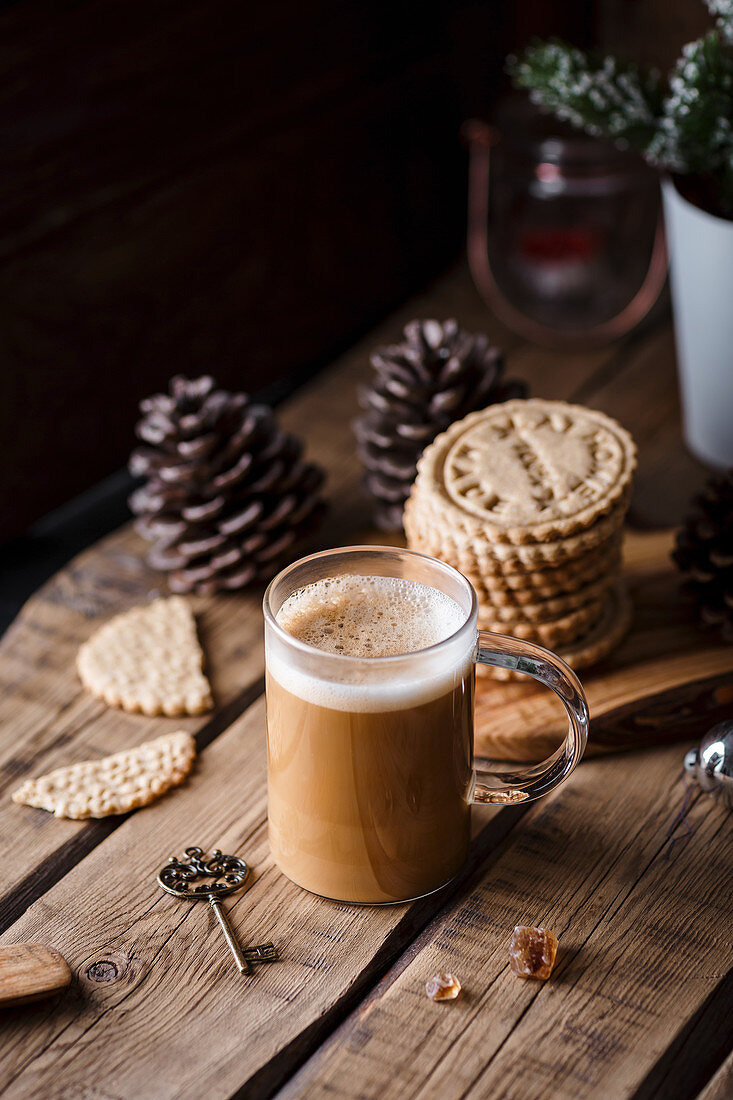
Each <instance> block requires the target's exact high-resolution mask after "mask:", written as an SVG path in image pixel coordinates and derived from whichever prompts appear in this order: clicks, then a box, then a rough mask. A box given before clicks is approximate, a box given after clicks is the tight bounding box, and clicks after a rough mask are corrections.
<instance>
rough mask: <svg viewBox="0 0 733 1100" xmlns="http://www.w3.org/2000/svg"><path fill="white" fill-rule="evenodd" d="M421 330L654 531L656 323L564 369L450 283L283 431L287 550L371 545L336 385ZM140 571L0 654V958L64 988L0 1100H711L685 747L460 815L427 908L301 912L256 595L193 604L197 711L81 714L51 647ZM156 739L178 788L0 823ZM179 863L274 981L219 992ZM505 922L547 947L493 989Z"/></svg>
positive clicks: (80, 587) (709, 818) (112, 544)
mask: <svg viewBox="0 0 733 1100" xmlns="http://www.w3.org/2000/svg"><path fill="white" fill-rule="evenodd" d="M429 314H435V315H438V316H440V317H445V316H450V315H456V316H457V317H458V318H459V320H460V321H462V322H463V323H464V324H465V325H467V326H468V327H473V326H475V327H476V328H484V329H488V330H489V331H490V332H491V333H492V335H493V336H494V337H496V339H497V341H499V342H501V343H502V344H503V346H504V347H505V348H506V349H507V352H508V355H509V362H510V367H511V372H512V373H513V374H517V375H521V376H523V377H525V378H526V379H527V380H528V381H529V382H530V385H531V387H532V392H533V393H534V394H535V395H538V396H547V397H563V398H571V399H573V400H577V401H581V402H584V403H587V404H590V405H593V406H596V407H599V408H602V409H605V410H606V411H607V412H610V413H612V414H614V415H617V416H619V417H620V418H621V419H622V420H623V422H624V423H625V424H626V425H627V426H628V427H629V428H630V429H631V430H632V431H633V432H634V434H635V436H636V438H637V440H638V442H639V446H640V459H641V466H640V474H639V480H638V487H637V491H636V494H635V498H634V504H633V510H632V521H633V522H635V523H636V524H637V525H646V526H655V525H668V524H673V523H676V522H678V521H679V519H680V517H681V515H682V513H683V510H684V507H685V502H686V500H687V498H688V496H689V495H690V493H691V492H692V491H693V490H694V489H695V488H697V487H698V486H699V485H700V483H701V479H702V471H701V470H700V468H699V467H698V466H697V465H696V464H695V463H694V462H693V461H692V460H691V459H690V458H689V456H688V455H687V454H686V453H685V451H684V449H683V447H682V445H681V442H680V432H679V416H678V408H677V396H676V393H677V391H676V384H675V378H674V355H673V343H672V336H671V332H670V329H669V327H668V325H667V324H666V323H663V324H661V325H660V326H658V327H656V328H653V329H651V330H649V331H647V332H645V333H643V334H637V335H636V336H635V337H634V338H633V339H632V340H630V341H629V342H627V343H626V344H624V345H622V346H616V347H613V348H608V349H604V350H601V351H595V352H592V353H582V354H581V353H578V354H572V355H561V354H553V353H549V352H544V351H538V350H537V349H536V348H533V347H530V346H529V345H526V344H523V343H522V342H521V341H520V340H518V339H517V338H516V337H514V336H512V335H510V334H508V333H506V332H505V331H502V330H501V329H500V328H499V326H498V325H496V324H495V323H493V322H492V321H491V319H490V318H488V317H487V315H486V312H485V310H484V308H483V306H482V305H481V303H480V302H479V301H478V299H477V298H476V296H475V294H474V292H473V290H472V288H471V286H470V283H469V280H468V278H467V275H466V273H465V271H463V270H462V269H461V270H458V271H456V272H453V273H451V274H449V275H448V276H447V277H446V278H445V279H444V280H442V281H441V282H440V283H439V284H438V285H437V286H435V287H434V288H432V289H431V290H430V291H429V292H428V293H427V294H426V295H425V296H424V297H422V298H421V299H419V300H417V301H414V302H412V303H410V305H409V306H408V307H406V308H405V309H404V310H403V311H402V312H401V313H400V315H399V316H396V317H393V318H391V319H390V320H389V321H388V322H387V323H386V324H384V325H383V326H382V327H381V328H380V329H379V330H378V331H377V332H375V333H373V334H372V335H371V336H370V337H369V338H368V339H367V340H365V341H364V342H363V343H361V344H360V345H359V346H358V347H356V348H355V349H354V350H353V352H351V353H350V354H348V355H346V356H345V357H344V358H343V359H342V360H341V361H340V362H339V363H337V364H336V365H335V366H334V367H333V369H332V370H329V371H328V372H326V373H324V374H322V375H320V376H319V377H318V378H317V379H316V380H315V381H314V382H313V383H312V384H310V385H309V386H308V387H306V388H305V389H303V390H302V391H301V392H300V393H299V394H298V395H297V396H296V397H295V398H294V399H292V400H291V401H290V402H289V403H288V405H287V407H286V408H285V409H284V410H283V416H284V419H285V421H286V423H287V425H288V426H289V427H290V428H292V429H294V430H297V431H299V432H301V433H304V434H306V435H307V437H308V441H309V451H310V454H311V455H312V456H313V457H315V458H316V459H317V460H318V461H320V462H322V463H323V464H324V465H325V466H327V467H328V470H329V475H330V482H329V495H330V499H331V502H332V508H331V512H330V515H329V518H328V520H327V522H326V525H325V527H324V528H323V529H322V530H321V532H320V533H319V535H318V536H317V538H316V540H315V541H314V545H324V546H325V545H334V544H338V543H344V542H353V541H357V540H360V539H363V538H371V539H372V540H375V541H376V535H375V533H374V532H370V531H368V530H366V531H365V530H364V527H365V516H366V509H365V502H364V499H363V498H362V496H361V495H360V492H359V488H358V482H359V469H358V465H357V462H356V460H355V456H354V448H353V441H352V437H351V434H350V429H349V420H350V417H351V415H352V414H353V412H354V411H355V407H356V406H355V394H354V387H355V384H356V383H357V381H358V380H359V379H362V378H364V377H365V375H366V373H367V370H368V367H367V353H368V350H369V348H370V347H371V346H373V344H374V343H375V342H378V341H383V340H389V339H393V338H394V337H395V336H396V335H397V334H398V332H399V328H400V325H401V324H402V323H403V322H404V321H405V320H407V319H409V318H410V317H411V316H414V315H417V316H419V315H423V316H425V315H429ZM141 550H142V546H141V544H140V542H139V540H138V539H137V537H136V536H135V535H134V534H133V533H132V531H131V530H130V529H129V528H124V529H122V530H121V531H119V532H117V533H115V534H113V535H111V536H110V537H109V538H107V539H105V540H104V541H102V542H101V543H100V544H98V545H97V546H95V547H93V548H91V549H90V550H89V551H87V552H85V553H84V554H82V555H81V556H80V557H79V558H77V559H76V560H75V561H73V562H72V563H71V564H70V565H69V566H68V567H67V568H66V569H64V570H63V571H62V572H61V573H60V574H58V575H57V576H56V577H55V578H54V579H53V580H52V581H51V582H49V583H48V584H47V585H46V586H45V587H44V588H43V589H42V590H41V591H40V592H39V593H38V594H37V595H36V596H35V597H34V598H33V599H32V600H31V601H30V602H29V603H28V604H27V605H26V607H25V609H24V610H23V612H22V614H21V615H20V616H19V618H18V620H17V621H16V622H15V623H14V624H13V626H12V627H11V629H10V630H9V632H8V634H7V636H6V637H5V639H4V641H3V643H2V646H1V647H0V680H1V682H2V694H1V695H0V728H1V730H2V738H1V740H0V760H1V761H2V786H3V798H2V800H0V835H2V838H3V862H2V871H3V874H2V904H1V905H0V919H1V920H2V932H3V935H2V942H4V943H14V942H21V941H27V940H35V941H39V942H43V943H47V944H49V945H52V946H54V947H56V948H58V949H59V950H60V951H61V952H62V953H63V955H64V956H65V957H66V959H67V960H68V961H69V963H70V965H71V968H72V971H73V973H74V975H75V983H74V985H73V987H72V989H71V991H70V992H68V993H67V994H66V995H65V996H63V997H60V998H57V999H56V1000H49V1001H45V1002H39V1003H38V1004H36V1005H30V1006H27V1007H24V1008H19V1009H16V1010H14V1011H6V1012H5V1013H4V1015H3V1018H2V1024H3V1027H2V1033H1V1036H0V1082H1V1083H2V1084H3V1085H4V1086H5V1091H4V1092H3V1096H7V1097H8V1098H10V1097H34V1098H36V1097H38V1098H56V1097H59V1098H64V1100H67V1098H77V1097H78V1098H84V1100H120V1098H135V1100H139V1098H140V1097H154V1098H158V1097H171V1098H180V1097H199V1096H204V1095H205V1096H207V1097H232V1096H238V1097H247V1098H249V1097H269V1096H273V1095H277V1096H279V1097H283V1098H284V1097H296V1096H297V1097H308V1098H309V1100H310V1098H313V1097H319V1096H324V1097H325V1096H330V1097H353V1098H354V1100H356V1098H369V1100H372V1098H382V1097H405V1096H410V1097H421V1098H422V1097H424V1098H433V1097H449V1098H453V1097H456V1098H457V1097H483V1096H486V1097H488V1096H491V1097H514V1098H517V1100H529V1098H532V1097H537V1098H547V1097H578V1098H583V1100H587V1098H591V1097H597V1098H602V1100H608V1098H615V1097H634V1098H636V1100H641V1098H645V1100H646V1098H650V1097H660V1098H662V1097H663V1098H670V1097H672V1098H674V1100H684V1098H686V1097H695V1096H700V1097H704V1098H705V1100H722V1098H723V1097H730V1096H731V1095H733V1057H731V1055H730V1050H731V1039H732V1038H733V967H732V963H733V949H732V947H731V939H732V937H731V927H732V926H731V915H732V910H733V903H732V901H731V885H732V884H733V883H732V879H733V874H732V867H733V859H732V858H731V857H732V856H733V843H732V842H731V828H730V825H731V818H730V816H729V814H728V813H726V812H725V810H724V809H722V808H721V807H720V806H719V805H718V804H716V803H715V802H714V801H713V800H712V799H710V798H709V797H707V796H704V795H701V794H696V795H693V797H692V800H691V803H690V806H689V810H688V814H687V821H688V822H689V826H690V828H691V830H692V833H691V835H689V836H687V837H686V839H680V840H679V842H676V843H674V845H670V842H669V837H670V831H671V829H673V827H674V824H675V822H674V819H675V815H676V814H677V811H678V809H679V808H680V805H681V802H682V797H683V783H682V779H681V772H682V758H683V753H684V749H685V747H686V746H685V745H682V744H676V745H670V746H665V747H657V748H654V749H646V750H643V751H637V752H634V753H627V754H622V755H621V754H617V755H612V756H606V757H603V758H594V759H589V760H587V761H586V762H585V763H584V764H583V765H582V766H581V767H580V768H579V769H578V771H577V772H576V773H575V774H574V775H573V777H572V778H571V780H570V781H569V782H568V783H567V784H565V785H564V786H563V787H561V788H560V789H559V790H558V791H557V792H555V794H554V795H552V796H550V797H549V798H547V799H546V800H544V801H541V802H539V803H534V804H532V805H530V806H528V807H517V808H507V809H502V810H489V809H486V810H483V809H479V810H477V811H476V813H475V829H474V832H475V837H474V841H473V846H472V852H471V858H470V862H469V864H468V866H467V867H466V868H465V870H464V872H463V873H462V874H461V876H460V877H459V878H458V879H457V880H456V881H455V882H454V883H453V884H452V885H451V886H450V887H449V888H447V889H445V890H443V891H442V892H440V893H439V894H437V895H434V896H432V897H430V898H427V899H424V900H422V901H419V902H416V903H414V904H411V905H401V906H395V907H391V908H376V909H373V908H358V907H354V906H348V905H336V904H333V903H329V902H326V901H322V900H319V899H316V898H314V897H311V896H309V895H307V894H305V893H304V892H302V891H301V890H299V889H297V888H296V887H295V886H293V885H292V884H291V883H290V882H288V881H287V880H286V879H285V878H284V877H283V876H282V875H280V874H279V873H278V871H277V870H276V868H275V867H274V866H273V864H272V861H271V859H270V856H269V852H268V847H267V839H266V827H265V815H266V805H265V774H264V771H265V763H264V703H263V698H262V691H263V656H262V622H261V617H260V612H259V602H260V598H261V593H260V592H248V593H246V594H238V595H232V596H222V597H218V598H216V599H209V600H203V599H197V600H195V601H194V602H195V606H196V611H197V613H198V614H199V619H200V630H201V635H202V639H203V643H204V646H205V649H206V652H207V656H208V662H209V669H210V673H211V678H212V681H213V688H214V693H215V697H216V701H217V706H216V709H215V710H214V711H213V712H212V713H211V714H209V715H206V716H204V717H202V718H199V719H193V718H191V719H187V720H185V721H183V722H180V721H175V723H174V722H173V720H171V719H165V718H159V719H149V718H145V717H142V716H139V715H138V716H135V715H126V714H124V713H122V712H118V711H114V710H108V709H106V708H105V707H103V706H102V705H101V704H99V703H98V702H96V701H95V700H94V699H92V698H91V697H90V696H89V695H88V694H86V693H85V692H84V691H83V690H81V688H80V686H79V684H78V682H77V680H76V677H75V675H74V671H73V666H74V656H75V652H76V649H77V647H78V645H79V643H80V642H81V641H82V640H83V639H84V638H86V637H87V636H88V635H89V633H90V632H91V631H92V630H93V629H94V628H95V626H96V625H97V624H98V623H99V622H101V621H103V620H104V619H105V618H107V617H109V616H110V615H111V614H113V613H115V612H117V611H119V610H121V609H123V608H125V607H128V606H131V605H132V604H134V603H137V602H140V601H142V600H145V599H147V598H148V597H149V595H150V593H151V592H152V591H154V590H156V589H160V588H161V587H162V585H163V582H162V580H161V578H160V577H159V576H156V575H154V574H151V573H150V572H149V571H148V570H147V568H146V567H145V566H144V565H143V563H142V559H141ZM178 726H183V727H185V728H187V729H189V730H191V731H192V732H194V733H195V734H196V739H197V742H198V745H199V748H200V750H201V753H200V758H199V762H198V765H197V768H196V770H195V772H194V774H193V776H192V778H191V779H190V781H189V782H188V783H187V784H186V785H185V786H184V787H183V788H181V789H180V790H177V791H175V792H172V793H171V794H170V795H168V796H167V797H165V798H164V799H162V800H161V801H160V802H158V803H157V804H155V805H154V806H152V807H149V808H148V809H145V810H142V811H139V812H138V813H135V814H132V815H131V816H129V817H128V818H123V819H120V818H111V819H107V820H104V821H101V822H92V823H75V822H71V821H64V820H55V819H54V818H52V817H51V816H50V815H48V814H45V813H44V812H42V811H37V810H32V809H28V808H26V807H18V806H16V805H14V804H13V803H12V802H11V801H10V799H9V793H10V792H11V791H12V789H13V788H14V787H15V786H16V785H17V783H18V781H19V780H20V778H21V777H24V776H27V775H38V774H41V773H43V772H44V771H47V770H49V769H50V768H53V767H57V766H60V765H61V764H63V763H67V762H70V761H73V760H80V759H88V758H90V757H94V756H98V755H104V754H106V753H108V752H111V751H116V750H119V749H122V748H123V747H126V746H129V745H131V744H138V743H139V742H141V741H143V740H146V739H149V738H150V737H154V736H157V735H159V734H160V733H161V732H164V731H168V730H170V729H171V728H176V727H178ZM684 832H685V830H684V828H678V829H677V832H676V834H675V835H678V836H681V835H682V834H684ZM191 843H200V844H202V845H203V846H207V847H214V846H219V847H221V848H223V849H224V850H225V851H232V852H241V853H244V854H245V855H246V857H247V858H248V860H250V861H251V862H252V864H253V866H254V869H255V880H254V882H253V884H252V886H251V887H250V889H249V890H248V891H247V892H246V893H245V894H244V895H242V896H241V897H239V898H238V899H237V900H235V901H233V902H232V904H231V906H230V912H231V918H232V921H233V923H234V925H235V927H236V929H237V930H238V932H239V934H240V936H241V938H242V940H243V941H244V942H252V941H253V940H255V939H257V940H261V939H266V938H272V939H273V940H275V941H276V943H277V944H278V945H279V947H280V949H281V953H282V961H281V962H280V963H278V964H275V965H272V966H269V967H261V968H260V969H259V972H258V973H257V975H256V977H254V978H252V979H242V978H240V977H238V976H237V975H236V972H235V971H234V970H233V968H232V965H231V959H230V957H229V955H228V953H227V950H226V947H225V944H224V942H223V940H222V938H221V936H220V934H219V931H218V929H217V927H216V925H215V922H214V919H213V914H210V913H209V912H208V910H206V909H205V908H203V909H202V908H201V907H196V908H190V907H188V906H186V905H185V904H179V903H176V902H175V901H173V899H171V898H169V897H167V896H165V895H163V894H162V893H161V892H160V891H159V890H158V888H157V887H156V885H155V881H154V874H155V871H156V870H157V868H158V867H159V866H160V865H161V863H162V862H163V861H164V859H165V858H166V857H167V856H168V854H169V853H170V852H171V851H178V850H180V849H182V848H183V847H184V846H185V845H187V844H191ZM520 922H521V923H524V922H532V923H535V922H536V923H544V924H547V925H549V926H550V927H552V928H554V929H555V930H556V932H557V934H558V936H559V939H560V945H561V946H560V955H559V960H558V964H557V967H556V970H555V973H554V975H553V977H552V979H551V980H550V981H549V982H548V983H546V984H545V983H535V982H531V981H530V982H527V981H521V980H519V979H518V978H516V977H515V976H514V975H513V974H512V973H511V972H510V970H509V965H508V955H507V941H508V937H509V934H510V931H511V928H512V927H513V925H514V924H516V923H520ZM437 970H450V971H453V972H454V973H456V974H458V975H459V976H460V978H461V980H462V982H463V984H464V990H465V992H464V995H463V996H462V997H461V998H460V999H459V1000H458V1001H456V1002H453V1003H450V1004H447V1005H442V1006H441V1005H435V1004H433V1003H431V1002H430V1001H428V1000H427V999H426V997H425V992H424V983H425V981H426V979H427V978H429V977H430V976H431V975H432V974H433V973H434V972H436V971H437Z"/></svg>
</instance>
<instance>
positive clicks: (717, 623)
mask: <svg viewBox="0 0 733 1100" xmlns="http://www.w3.org/2000/svg"><path fill="white" fill-rule="evenodd" d="M672 557H673V558H674V560H675V562H676V563H677V566H678V567H679V569H680V570H681V571H682V573H683V574H684V575H685V577H686V580H685V583H684V589H685V591H687V592H689V593H690V594H691V595H692V596H693V598H694V599H695V601H696V602H697V605H698V615H699V619H700V622H701V624H702V625H703V626H706V627H712V628H714V629H716V630H718V631H719V632H720V635H721V637H722V639H723V641H724V642H729V643H733V467H732V468H731V469H730V470H728V472H727V474H723V475H722V476H720V475H718V476H714V477H711V478H709V479H708V481H707V482H706V483H705V488H704V489H703V491H702V493H701V494H700V496H697V497H695V498H694V501H693V509H692V511H691V513H690V515H689V516H688V518H687V521H686V523H685V525H684V527H683V528H682V530H681V531H680V532H679V533H678V535H677V544H676V547H675V550H674V551H673V554H672Z"/></svg>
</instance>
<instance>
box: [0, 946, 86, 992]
mask: <svg viewBox="0 0 733 1100" xmlns="http://www.w3.org/2000/svg"><path fill="white" fill-rule="evenodd" d="M70 982H71V971H70V970H69V966H68V964H67V962H66V960H65V959H64V958H62V957H61V955H59V953H58V951H54V949H53V948H52V947H44V946H43V944H40V943H12V944H8V945H7V946H4V947H0V1008H6V1007H7V1006H8V1005H20V1004H25V1003H26V1002H27V1001H36V1000H39V999H40V998H41V997H49V996H50V995H51V994H52V993H58V992H59V991H60V990H62V989H66V987H67V986H68V985H69V984H70Z"/></svg>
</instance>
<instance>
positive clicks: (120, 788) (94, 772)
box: [13, 730, 196, 820]
mask: <svg viewBox="0 0 733 1100" xmlns="http://www.w3.org/2000/svg"><path fill="white" fill-rule="evenodd" d="M195 756H196V742H195V741H194V739H193V737H191V735H190V733H186V732H185V731H184V730H179V731H178V732H177V733H168V734H166V735H165V736H164V737H158V738H157V739H156V740H155V741H146V742H145V743H144V744H142V745H138V747H137V748H135V749H127V750H126V751H125V752H116V753H115V754H114V755H113V756H105V757H103V758H102V759H101V760H85V761H84V762H83V763H80V764H70V765H69V766H68V767H65V768H57V769H56V770H55V771H52V772H49V773H48V775H43V776H41V777H40V778H39V779H29V780H27V781H26V782H25V783H24V784H23V786H22V787H19V788H18V790H17V791H15V792H14V793H13V801H14V802H19V803H23V804H25V805H26V806H35V807H36V808H38V809H40V810H49V811H50V812H51V813H53V814H55V815H56V817H69V818H72V819H74V820H79V819H82V818H86V817H108V816H109V815H110V814H126V813H129V811H130V810H136V809H138V808H139V807H140V806H147V805H149V804H150V803H151V802H154V801H155V799H156V798H160V796H161V795H162V794H165V792H166V791H168V790H170V789H171V787H176V786H178V784H179V783H182V782H183V781H184V779H185V778H186V776H187V775H188V774H189V772H190V771H191V769H192V767H193V762H194V759H195Z"/></svg>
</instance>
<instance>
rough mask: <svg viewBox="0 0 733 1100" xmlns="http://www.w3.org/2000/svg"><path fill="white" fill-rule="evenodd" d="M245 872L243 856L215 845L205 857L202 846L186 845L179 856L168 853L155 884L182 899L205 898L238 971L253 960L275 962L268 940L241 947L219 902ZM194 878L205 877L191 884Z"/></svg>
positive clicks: (246, 971) (239, 885) (249, 968)
mask: <svg viewBox="0 0 733 1100" xmlns="http://www.w3.org/2000/svg"><path fill="white" fill-rule="evenodd" d="M248 875H249V867H248V866H247V864H246V863H245V861H244V860H243V859H239V857H238V856H226V855H223V854H222V853H221V852H220V851H219V849H218V848H215V849H214V851H213V852H212V854H211V857H210V858H208V859H207V858H206V856H205V854H204V851H203V849H202V848H186V851H185V853H184V858H183V859H178V858H177V857H176V856H171V857H170V859H169V861H168V863H166V865H165V867H163V869H162V870H161V871H160V873H159V875H158V885H159V886H162V888H163V889H164V890H165V891H166V892H167V893H169V894H172V895H173V897H175V898H182V899H183V900H184V901H208V903H209V905H210V906H211V908H212V909H213V910H214V912H215V913H216V918H217V920H218V921H219V924H220V925H221V930H222V932H223V933H224V937H225V939H226V941H227V943H228V944H229V950H230V951H231V953H232V955H234V959H235V962H236V964H237V969H238V970H239V972H240V974H252V973H253V969H252V964H253V963H266V962H275V960H276V959H277V958H278V954H277V948H276V947H275V946H274V944H272V943H260V944H257V946H256V947H245V948H244V950H242V948H241V947H240V946H239V944H238V943H237V939H236V936H235V935H234V930H233V929H232V926H231V925H230V923H229V920H228V919H227V915H226V912H225V911H224V907H223V906H222V904H221V899H222V898H223V897H226V895H227V894H232V893H234V891H235V890H241V888H242V887H243V886H244V884H245V882H246V880H247V876H248ZM198 879H204V880H208V881H203V882H200V883H199V885H198V886H194V885H193V884H194V882H196V881H197V880H198Z"/></svg>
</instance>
